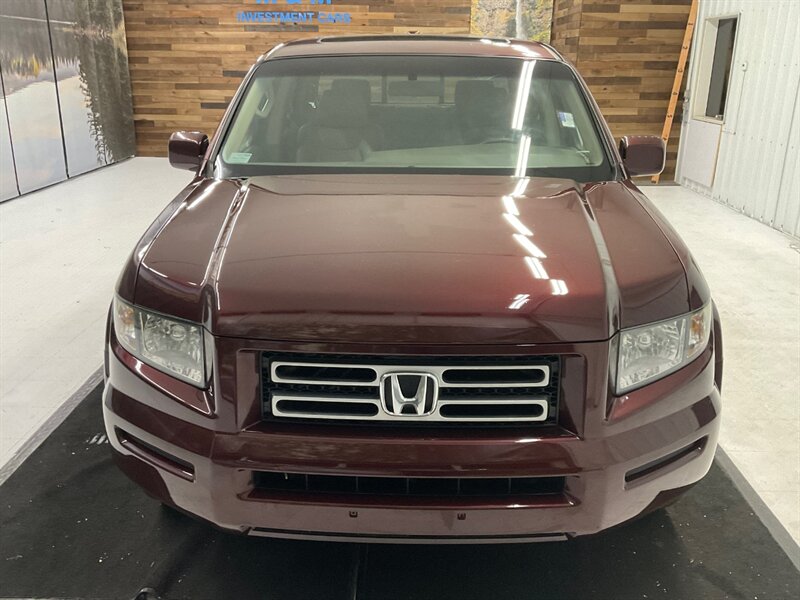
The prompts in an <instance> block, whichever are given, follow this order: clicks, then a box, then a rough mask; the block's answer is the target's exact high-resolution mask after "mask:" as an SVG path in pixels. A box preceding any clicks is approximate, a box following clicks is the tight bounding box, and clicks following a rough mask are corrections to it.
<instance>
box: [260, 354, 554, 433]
mask: <svg viewBox="0 0 800 600" xmlns="http://www.w3.org/2000/svg"><path fill="white" fill-rule="evenodd" d="M559 371H560V361H559V358H558V357H557V356H510V357H508V356H505V357H504V356H499V357H385V356H384V357H381V356H363V355H350V356H348V355H325V354H277V353H275V354H270V353H264V355H263V357H262V388H263V395H264V418H265V419H268V420H276V421H287V420H302V421H303V422H308V421H309V420H320V421H321V422H327V423H330V422H331V421H343V422H350V421H352V422H354V423H359V422H360V423H364V422H375V423H383V424H386V423H396V424H398V425H399V424H403V425H414V424H417V425H425V424H428V425H430V424H437V425H443V424H445V425H446V424H452V423H464V424H476V423H477V424H481V423H483V424H487V423H489V424H493V425H496V424H517V423H520V422H525V423H529V424H534V425H536V424H552V423H555V422H556V421H557V417H558V391H559V390H558V381H559ZM393 375H394V376H397V380H398V381H400V383H401V384H402V386H401V387H402V388H403V389H402V393H403V394H404V395H405V396H406V398H411V397H413V393H414V392H413V390H414V389H416V387H415V384H414V377H415V376H425V377H427V378H428V379H429V381H430V385H429V386H428V389H427V392H425V393H426V394H427V395H426V396H425V398H426V399H425V401H424V403H421V404H420V409H419V411H418V412H417V411H416V410H408V409H410V408H411V407H409V406H403V407H401V408H402V414H397V412H398V411H397V407H396V406H395V403H394V397H393V396H392V394H393V393H394V392H393V391H392V388H391V385H390V381H389V379H391V376H393ZM409 376H411V381H410V382H409V381H408V378H409ZM408 383H411V384H412V385H411V387H409V386H408V385H407V384H408ZM431 386H432V387H433V388H435V395H436V400H435V402H434V401H432V400H431V389H430V387H431ZM420 389H422V388H420ZM420 398H422V396H420ZM423 406H424V410H423V408H422V407H423ZM423 413H424V414H423Z"/></svg>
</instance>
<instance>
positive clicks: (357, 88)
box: [331, 79, 372, 104]
mask: <svg viewBox="0 0 800 600" xmlns="http://www.w3.org/2000/svg"><path fill="white" fill-rule="evenodd" d="M331 89H332V90H333V91H335V92H339V91H341V90H352V91H353V93H357V94H358V95H359V96H361V97H363V98H364V101H365V102H366V103H367V104H369V102H370V100H371V99H372V90H371V88H370V86H369V81H367V80H366V79H334V80H333V85H332V86H331Z"/></svg>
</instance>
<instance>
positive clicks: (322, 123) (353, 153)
mask: <svg viewBox="0 0 800 600" xmlns="http://www.w3.org/2000/svg"><path fill="white" fill-rule="evenodd" d="M353 81H355V80H353ZM364 92H365V88H364V87H363V86H361V85H342V84H340V85H335V84H334V86H333V87H332V88H331V89H330V90H328V91H326V92H325V93H323V95H322V98H320V101H319V106H318V107H317V111H316V115H315V116H314V118H313V120H312V121H311V122H310V123H307V124H306V125H303V126H302V127H301V128H300V131H299V132H298V140H297V141H298V143H297V162H298V163H304V162H360V161H363V160H364V158H365V157H366V156H367V155H368V154H369V153H370V152H371V151H372V150H374V149H376V147H379V146H380V142H381V139H382V132H381V130H380V128H379V127H377V126H376V125H374V124H372V123H370V119H369V86H367V88H366V92H367V93H366V94H365V93H364Z"/></svg>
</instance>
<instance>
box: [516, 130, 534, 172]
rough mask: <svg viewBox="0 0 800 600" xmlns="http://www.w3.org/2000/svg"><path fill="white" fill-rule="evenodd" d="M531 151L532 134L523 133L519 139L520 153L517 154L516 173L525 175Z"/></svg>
mask: <svg viewBox="0 0 800 600" xmlns="http://www.w3.org/2000/svg"><path fill="white" fill-rule="evenodd" d="M530 152H531V136H529V135H525V134H523V135H522V137H521V138H520V140H519V154H518V155H517V169H516V171H514V175H516V176H517V177H524V176H525V173H527V171H528V156H529V155H530Z"/></svg>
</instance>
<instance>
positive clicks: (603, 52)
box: [552, 0, 691, 181]
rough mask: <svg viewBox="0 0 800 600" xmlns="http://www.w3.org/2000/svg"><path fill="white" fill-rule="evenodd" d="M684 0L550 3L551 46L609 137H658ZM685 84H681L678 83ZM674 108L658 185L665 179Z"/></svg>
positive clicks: (671, 162) (672, 157)
mask: <svg viewBox="0 0 800 600" xmlns="http://www.w3.org/2000/svg"><path fill="white" fill-rule="evenodd" d="M690 5H691V0H554V6H553V36H552V40H553V45H554V46H555V47H556V48H558V49H559V50H560V51H562V52H563V53H564V55H565V56H567V57H568V58H569V59H570V60H571V61H572V62H573V63H574V64H575V66H576V67H577V68H578V70H579V71H580V72H581V74H582V75H583V77H584V78H585V79H586V83H587V84H588V85H589V88H590V89H591V91H592V94H593V95H594V97H595V98H596V99H597V103H598V104H599V105H600V108H601V110H602V111H603V115H604V116H605V118H606V121H608V124H609V126H610V127H611V131H612V132H613V133H614V136H615V137H617V138H619V137H621V136H623V135H625V134H653V135H661V129H662V127H663V126H664V117H666V113H667V104H668V102H669V96H670V93H671V91H672V83H673V80H674V78H675V69H676V67H677V65H678V55H679V54H680V50H681V42H682V41H683V32H684V30H685V28H686V21H687V19H688V17H689V7H690ZM684 83H685V80H684ZM681 112H682V107H681V103H680V102H679V103H678V110H677V111H676V113H675V121H674V123H673V126H672V132H671V134H670V141H669V144H668V145H667V168H666V171H665V173H664V176H663V177H662V181H671V180H672V179H673V178H674V175H675V162H676V160H677V154H678V137H679V136H680V123H681V118H680V117H681Z"/></svg>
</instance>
